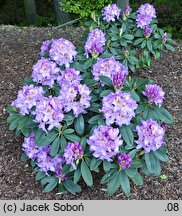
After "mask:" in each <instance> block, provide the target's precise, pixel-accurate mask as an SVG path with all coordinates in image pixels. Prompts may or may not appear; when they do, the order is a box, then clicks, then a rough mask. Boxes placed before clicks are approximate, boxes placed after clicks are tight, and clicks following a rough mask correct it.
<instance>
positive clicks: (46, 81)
mask: <svg viewBox="0 0 182 216" xmlns="http://www.w3.org/2000/svg"><path fill="white" fill-rule="evenodd" d="M59 73H60V68H59V67H58V66H57V65H56V63H55V62H52V61H50V60H48V59H44V58H43V59H41V60H39V61H38V62H37V63H36V64H35V65H34V66H33V72H32V78H33V81H34V82H36V83H41V84H42V85H48V86H50V87H53V85H54V81H55V80H56V78H57V76H58V75H59Z"/></svg>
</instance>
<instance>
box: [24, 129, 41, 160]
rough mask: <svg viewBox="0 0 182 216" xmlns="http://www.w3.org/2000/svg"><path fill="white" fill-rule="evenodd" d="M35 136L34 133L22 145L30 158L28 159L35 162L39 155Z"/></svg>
mask: <svg viewBox="0 0 182 216" xmlns="http://www.w3.org/2000/svg"><path fill="white" fill-rule="evenodd" d="M34 139H35V138H34V134H33V133H32V134H31V135H30V136H29V137H25V138H24V142H23V144H22V147H23V151H24V152H25V154H26V155H27V156H28V158H30V159H32V160H35V159H36V158H37V155H38V153H39V150H38V146H37V145H36V144H35V141H34Z"/></svg>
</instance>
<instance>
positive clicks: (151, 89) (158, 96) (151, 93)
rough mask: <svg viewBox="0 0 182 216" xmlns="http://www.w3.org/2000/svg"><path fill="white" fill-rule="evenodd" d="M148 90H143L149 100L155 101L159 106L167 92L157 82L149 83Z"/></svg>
mask: <svg viewBox="0 0 182 216" xmlns="http://www.w3.org/2000/svg"><path fill="white" fill-rule="evenodd" d="M145 88H146V91H143V92H142V93H143V95H145V96H146V97H147V98H148V100H149V102H151V103H155V104H156V105H157V106H159V107H160V106H161V105H162V103H163V100H164V95H165V92H164V91H163V90H162V88H161V87H160V86H158V85H156V84H148V85H146V86H145Z"/></svg>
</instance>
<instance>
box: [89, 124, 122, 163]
mask: <svg viewBox="0 0 182 216" xmlns="http://www.w3.org/2000/svg"><path fill="white" fill-rule="evenodd" d="M87 143H88V144H89V145H90V151H91V152H93V156H94V157H96V158H99V159H101V160H104V159H106V160H107V161H112V160H113V159H112V157H113V156H115V155H116V154H117V153H118V152H119V146H121V145H122V144H123V140H121V135H119V129H118V128H113V127H110V126H104V125H100V126H99V127H98V128H95V129H94V131H93V134H92V136H90V137H89V139H88V140H87Z"/></svg>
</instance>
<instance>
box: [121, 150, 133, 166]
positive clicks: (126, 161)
mask: <svg viewBox="0 0 182 216" xmlns="http://www.w3.org/2000/svg"><path fill="white" fill-rule="evenodd" d="M131 162H132V158H131V156H130V155H128V154H126V153H125V152H123V153H121V154H120V155H119V156H118V163H119V165H120V167H121V169H122V170H124V169H128V168H130V167H131Z"/></svg>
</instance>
